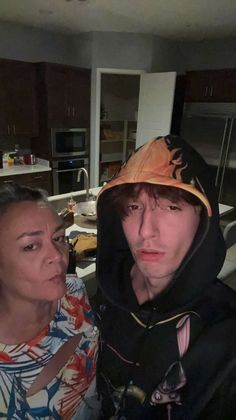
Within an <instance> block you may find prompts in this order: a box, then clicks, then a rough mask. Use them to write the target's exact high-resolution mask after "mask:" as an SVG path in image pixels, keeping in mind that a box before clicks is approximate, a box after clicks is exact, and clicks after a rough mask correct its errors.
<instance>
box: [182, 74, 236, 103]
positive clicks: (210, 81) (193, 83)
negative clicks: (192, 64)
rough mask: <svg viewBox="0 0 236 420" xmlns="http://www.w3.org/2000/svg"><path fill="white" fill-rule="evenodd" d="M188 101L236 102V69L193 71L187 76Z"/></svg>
mask: <svg viewBox="0 0 236 420" xmlns="http://www.w3.org/2000/svg"><path fill="white" fill-rule="evenodd" d="M185 101H186V102H235V101H236V70H235V69H222V70H206V71H192V72H188V73H187V77H186V94H185Z"/></svg>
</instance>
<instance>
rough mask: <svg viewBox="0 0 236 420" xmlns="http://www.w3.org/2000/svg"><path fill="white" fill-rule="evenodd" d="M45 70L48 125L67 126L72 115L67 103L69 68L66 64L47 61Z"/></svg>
mask: <svg viewBox="0 0 236 420" xmlns="http://www.w3.org/2000/svg"><path fill="white" fill-rule="evenodd" d="M44 72H45V73H44V83H45V86H44V88H45V96H46V103H47V119H48V121H47V123H48V127H56V128H60V127H67V124H68V119H69V116H70V110H69V108H68V105H67V78H68V75H67V69H66V68H65V66H61V65H56V64H55V65H54V64H48V63H47V64H45V66H44Z"/></svg>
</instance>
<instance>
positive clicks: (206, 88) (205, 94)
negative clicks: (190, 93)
mask: <svg viewBox="0 0 236 420" xmlns="http://www.w3.org/2000/svg"><path fill="white" fill-rule="evenodd" d="M207 94H208V86H206V87H205V93H204V96H207Z"/></svg>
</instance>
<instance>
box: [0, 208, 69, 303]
mask: <svg viewBox="0 0 236 420" xmlns="http://www.w3.org/2000/svg"><path fill="white" fill-rule="evenodd" d="M67 265H68V245H67V243H66V241H65V229H64V227H63V222H62V220H61V219H60V217H59V216H58V215H57V214H56V213H54V212H53V210H52V209H50V208H49V207H47V205H46V204H45V203H35V202H30V201H23V202H20V203H16V204H12V205H11V206H10V207H9V208H8V210H7V211H6V212H5V213H4V214H3V215H2V216H0V293H1V296H2V297H4V296H5V297H6V298H7V297H13V298H14V299H15V300H17V299H18V300H19V299H20V300H22V299H24V300H27V301H53V300H56V299H59V298H61V297H62V296H63V294H64V293H65V275H66V270H67Z"/></svg>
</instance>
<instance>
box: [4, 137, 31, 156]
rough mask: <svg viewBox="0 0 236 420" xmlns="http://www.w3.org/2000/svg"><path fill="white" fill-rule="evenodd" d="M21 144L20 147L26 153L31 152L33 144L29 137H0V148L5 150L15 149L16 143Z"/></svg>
mask: <svg viewBox="0 0 236 420" xmlns="http://www.w3.org/2000/svg"><path fill="white" fill-rule="evenodd" d="M16 144H18V145H19V149H20V150H21V151H22V152H24V153H30V152H31V145H30V139H29V138H22V137H21V138H19V137H9V138H7V139H6V138H0V150H2V151H3V152H10V151H13V150H15V145H16Z"/></svg>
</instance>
